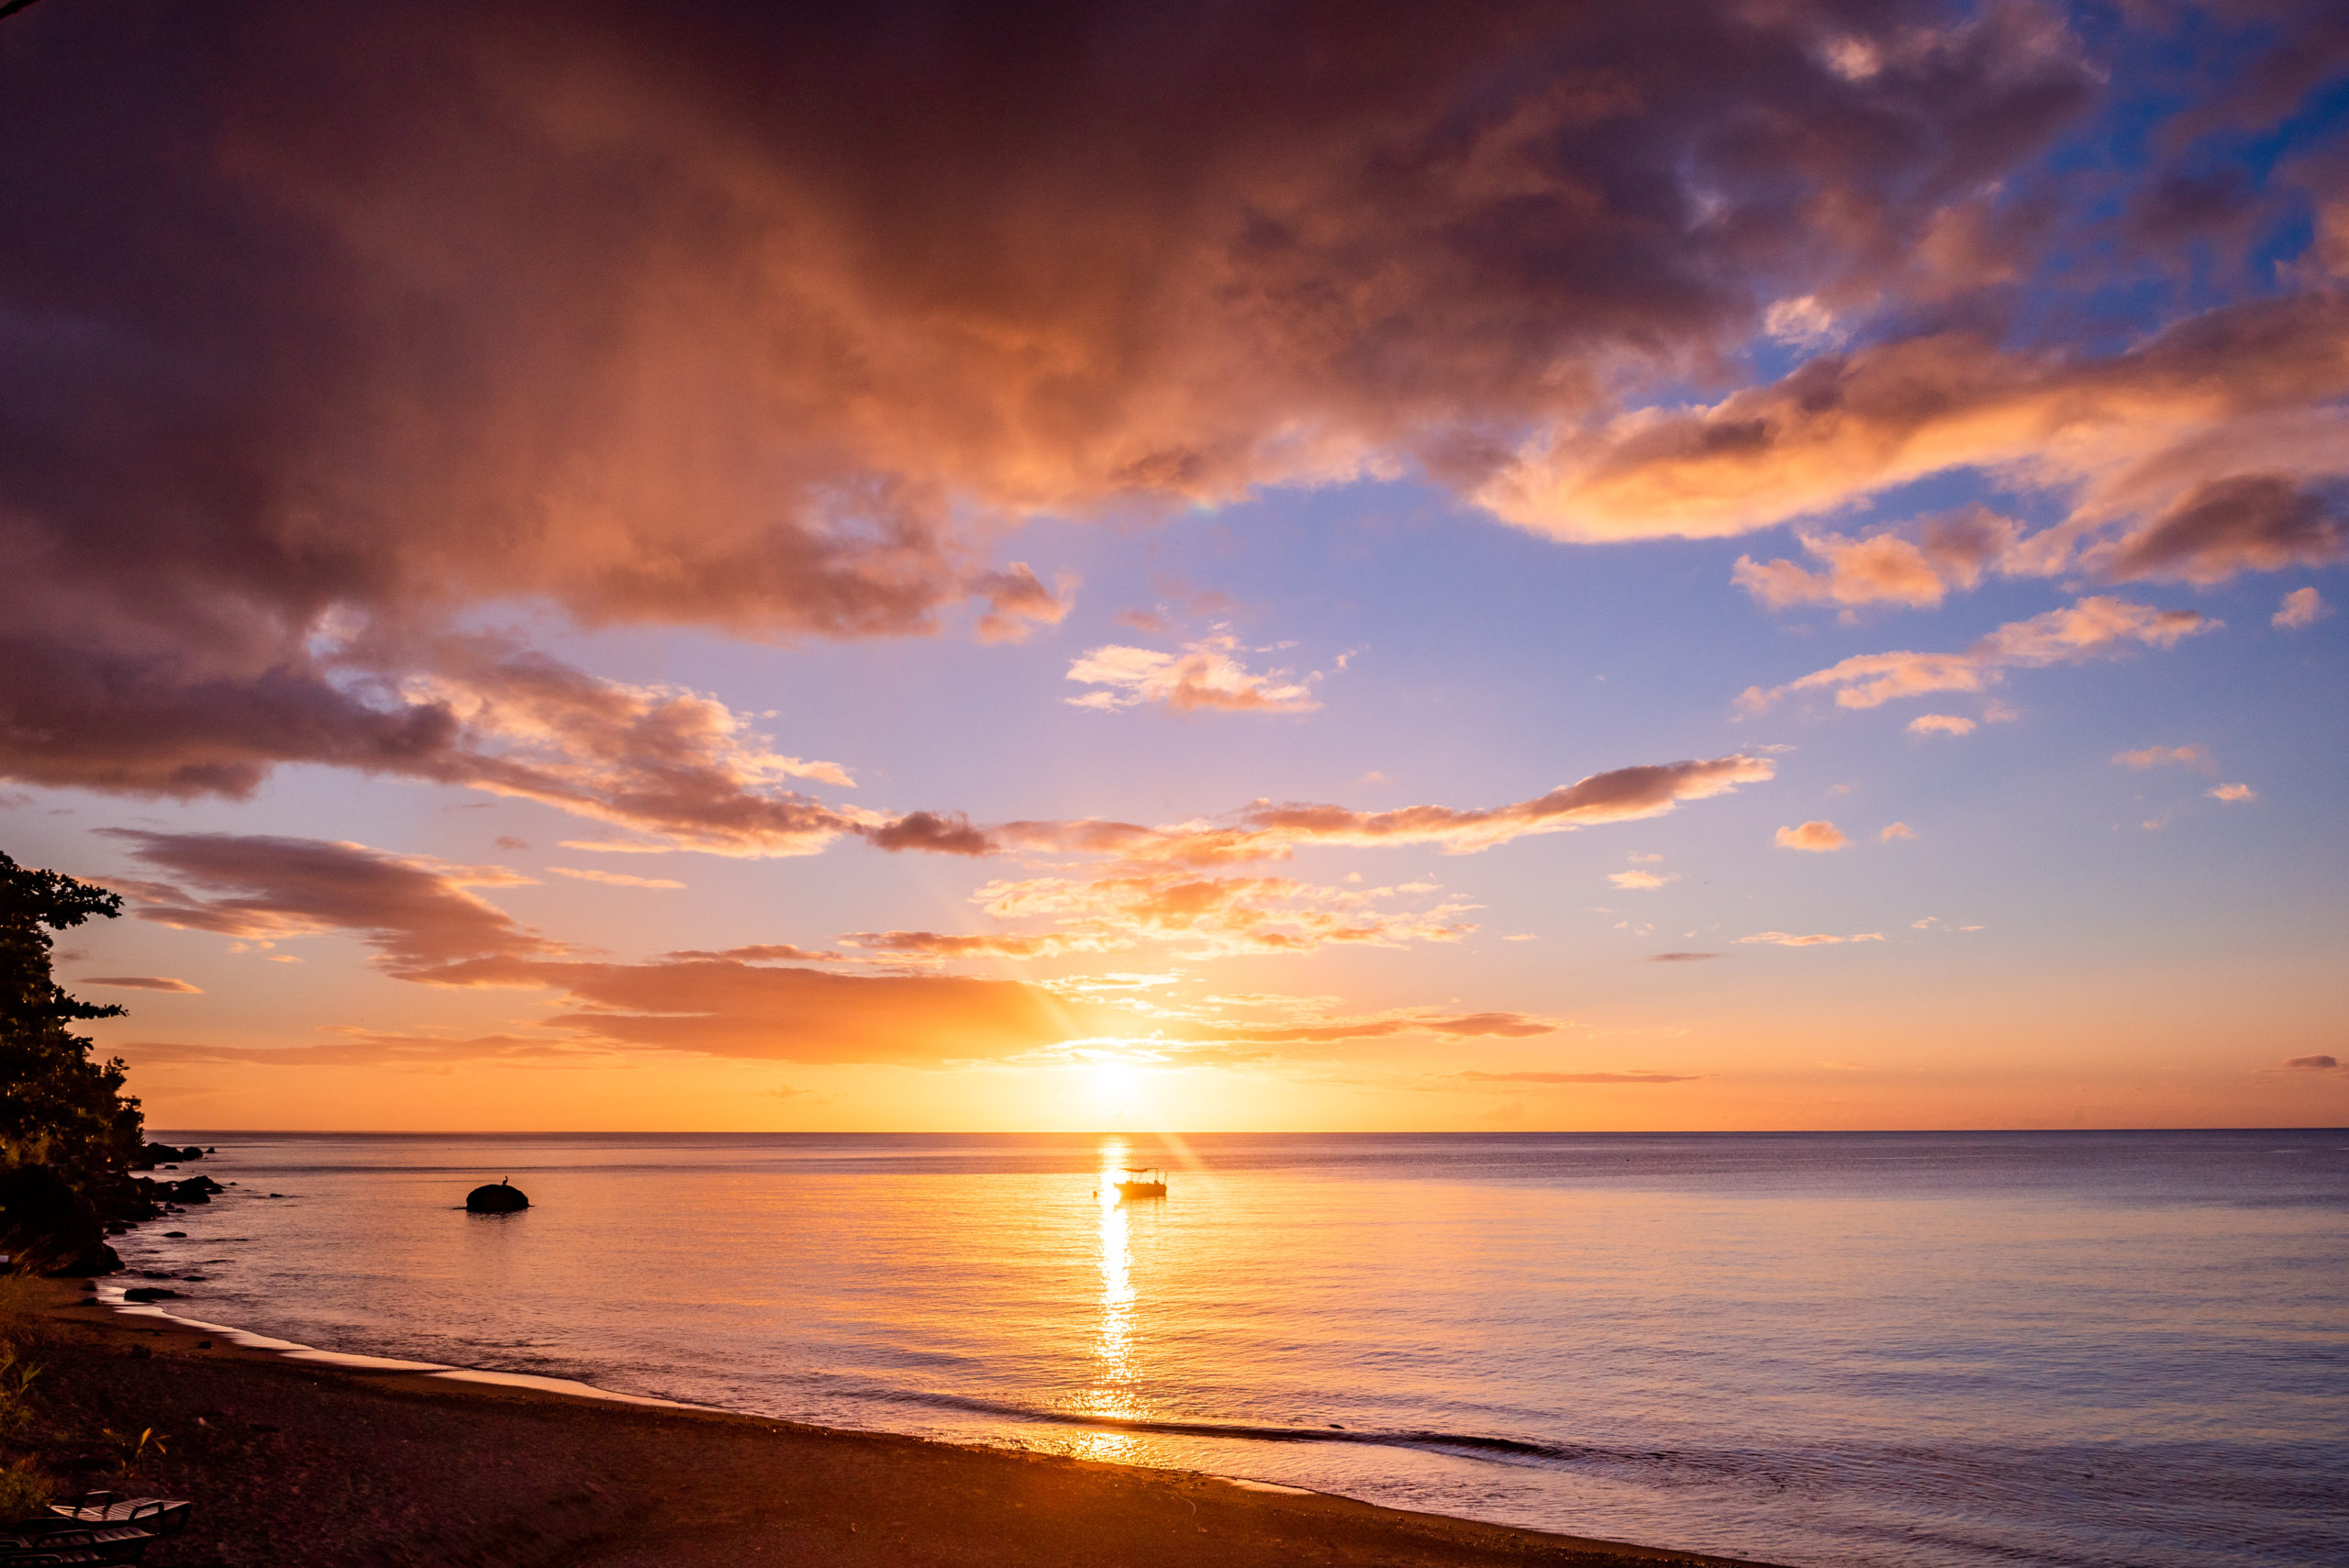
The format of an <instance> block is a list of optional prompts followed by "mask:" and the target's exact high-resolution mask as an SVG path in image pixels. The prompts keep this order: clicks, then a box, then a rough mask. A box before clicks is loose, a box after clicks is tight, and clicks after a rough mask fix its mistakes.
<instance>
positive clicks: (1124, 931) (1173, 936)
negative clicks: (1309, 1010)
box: [920, 871, 1476, 957]
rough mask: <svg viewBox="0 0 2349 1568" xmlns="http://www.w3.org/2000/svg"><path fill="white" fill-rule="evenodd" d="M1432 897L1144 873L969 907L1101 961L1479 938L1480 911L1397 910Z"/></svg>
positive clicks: (991, 889)
mask: <svg viewBox="0 0 2349 1568" xmlns="http://www.w3.org/2000/svg"><path fill="white" fill-rule="evenodd" d="M1435 891H1437V890H1436V889H1435V887H1434V886H1433V884H1402V885H1399V886H1394V887H1328V886H1319V885H1316V884H1310V883H1304V882H1299V881H1297V880H1295V879H1292V878H1288V877H1275V876H1209V875H1202V874H1199V873H1193V872H1185V871H1145V872H1139V873H1132V874H1124V875H1117V874H1113V875H1107V876H1097V877H1092V878H1073V877H1036V878H1031V879H1029V880H1027V881H1020V882H991V883H988V884H986V885H985V886H984V887H981V888H980V889H979V890H978V891H977V892H976V893H975V894H974V895H973V898H974V901H976V902H978V903H980V904H982V905H983V906H985V910H986V912H987V913H988V914H989V915H991V916H993V917H996V918H997V919H1001V920H1018V919H1033V918H1041V919H1047V920H1050V921H1052V923H1053V924H1054V926H1055V927H1057V928H1058V931H1059V936H1058V937H1057V938H1056V939H1055V940H1054V941H1053V942H1052V943H1051V944H1048V947H1049V949H1051V950H1057V951H1072V950H1074V951H1111V950H1114V949H1115V948H1119V947H1124V946H1130V945H1132V944H1133V943H1135V942H1138V941H1170V942H1175V943H1178V944H1181V945H1182V946H1184V947H1185V948H1186V950H1188V951H1190V952H1191V953H1192V954H1193V955H1194V956H1198V957H1212V956H1228V955H1232V954H1238V953H1246V952H1253V953H1289V952H1309V951H1314V950H1315V949H1318V948H1322V947H1327V946H1330V945H1333V944H1334V945H1345V946H1364V947H1402V946H1406V945H1408V944H1409V943H1411V942H1414V941H1431V942H1456V941H1459V940H1463V939H1464V938H1465V937H1467V936H1468V935H1469V934H1470V933H1472V932H1473V931H1475V929H1476V927H1475V923H1474V922H1471V921H1467V920H1464V919H1463V918H1461V917H1462V916H1464V915H1465V914H1466V913H1468V912H1469V911H1470V910H1472V909H1473V908H1475V906H1474V905H1472V904H1467V903H1464V902H1462V901H1461V900H1458V899H1442V900H1439V901H1438V902H1436V903H1434V904H1432V905H1430V906H1425V907H1419V908H1412V907H1397V906H1394V901H1395V900H1397V899H1403V898H1409V897H1414V896H1417V895H1425V894H1430V893H1433V892H1435ZM920 935H922V936H925V937H930V933H920ZM930 940H931V941H932V942H968V943H972V944H974V950H973V951H982V950H983V948H984V944H985V943H988V942H997V941H1001V940H1004V939H988V938H938V937H930Z"/></svg>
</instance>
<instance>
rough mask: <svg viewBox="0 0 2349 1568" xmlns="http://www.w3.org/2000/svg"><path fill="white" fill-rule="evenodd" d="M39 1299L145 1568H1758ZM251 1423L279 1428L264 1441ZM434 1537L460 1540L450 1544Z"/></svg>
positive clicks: (73, 1293) (61, 1294)
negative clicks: (343, 1515)
mask: <svg viewBox="0 0 2349 1568" xmlns="http://www.w3.org/2000/svg"><path fill="white" fill-rule="evenodd" d="M45 1294H46V1295H47V1296H49V1299H48V1300H47V1301H45V1302H43V1303H42V1305H41V1307H39V1318H41V1320H42V1321H43V1322H44V1323H45V1324H46V1325H48V1326H50V1329H52V1330H53V1332H52V1335H51V1343H50V1344H49V1345H45V1346H44V1354H50V1353H51V1352H55V1359H57V1360H59V1361H60V1362H62V1363H64V1364H62V1365H61V1368H60V1370H61V1372H63V1373H65V1377H64V1378H63V1379H62V1380H61V1383H62V1384H65V1385H71V1386H72V1391H73V1395H74V1396H75V1400H76V1403H77V1404H80V1405H83V1406H85V1407H89V1408H90V1409H91V1411H92V1413H93V1415H94V1416H95V1418H99V1419H101V1420H103V1419H104V1418H105V1417H106V1415H107V1414H108V1413H109V1412H108V1409H107V1407H109V1406H117V1407H123V1408H124V1409H126V1410H128V1409H139V1410H143V1411H144V1412H146V1413H145V1414H143V1415H132V1414H127V1413H126V1414H121V1415H118V1416H117V1418H116V1419H115V1421H114V1423H113V1424H114V1425H116V1426H117V1427H127V1426H128V1423H129V1422H131V1421H139V1422H140V1423H141V1424H143V1425H151V1426H154V1427H155V1428H156V1429H157V1430H158V1431H160V1432H162V1433H164V1434H165V1435H166V1437H167V1440H169V1441H170V1443H171V1444H172V1447H171V1450H170V1452H169V1453H168V1454H167V1455H166V1456H165V1457H164V1458H162V1459H161V1460H160V1461H157V1462H156V1463H155V1468H154V1471H153V1473H151V1474H149V1475H144V1476H142V1478H141V1481H140V1485H141V1488H142V1489H147V1488H151V1487H153V1486H158V1485H174V1484H176V1485H178V1486H179V1487H180V1488H181V1489H180V1490H177V1491H174V1492H173V1495H174V1496H193V1497H194V1498H195V1502H196V1516H195V1524H194V1525H193V1526H192V1527H191V1529H189V1531H188V1532H187V1534H185V1535H184V1536H182V1537H177V1538H173V1539H172V1540H164V1541H159V1542H157V1543H156V1544H155V1546H154V1548H153V1550H152V1551H150V1556H149V1558H148V1561H149V1562H150V1563H152V1564H153V1565H154V1568H183V1565H206V1568H209V1565H215V1564H217V1565H222V1568H228V1565H232V1564H238V1563H242V1562H266V1561H270V1560H271V1558H270V1556H269V1555H268V1553H272V1552H274V1553H279V1554H286V1553H289V1552H290V1553H291V1555H290V1556H288V1558H287V1560H298V1561H302V1562H315V1563H318V1564H322V1565H323V1564H328V1563H339V1562H346V1561H348V1562H379V1563H380V1562H417V1563H424V1562H479V1563H484V1564H490V1563H495V1564H513V1565H521V1564H535V1563H540V1562H543V1563H546V1564H548V1565H549V1568H551V1565H552V1564H554V1563H556V1562H562V1563H576V1564H582V1565H586V1564H596V1565H602V1568H637V1565H640V1564H641V1565H644V1568H651V1565H652V1564H676V1565H678V1568H696V1565H698V1564H703V1563H707V1564H708V1565H709V1568H718V1565H719V1564H721V1563H722V1564H734V1563H742V1562H786V1561H788V1562H800V1561H810V1560H815V1561H827V1562H830V1561H839V1562H860V1561H870V1562H875V1563H888V1564H890V1565H891V1568H902V1565H903V1564H905V1563H907V1562H939V1563H958V1564H959V1563H969V1564H974V1565H978V1564H989V1565H994V1564H1002V1565H1006V1568H1008V1565H1010V1564H1015V1563H1018V1564H1027V1563H1054V1562H1069V1563H1072V1564H1074V1563H1079V1562H1083V1563H1087V1564H1097V1563H1099V1562H1121V1563H1136V1564H1140V1563H1167V1564H1173V1563H1204V1562H1216V1563H1219V1564H1221V1563H1238V1564H1252V1563H1258V1562H1262V1563H1264V1564H1266V1565H1268V1568H1269V1565H1271V1564H1275V1563H1281V1564H1286V1563H1291V1562H1375V1563H1387V1564H1394V1565H1396V1568H1436V1565H1439V1564H1442V1565H1452V1564H1468V1563H1483V1564H1504V1563H1529V1562H1541V1563H1553V1564H1569V1565H1575V1568H1632V1565H1634V1564H1639V1565H1645V1568H1656V1565H1659V1564H1679V1565H1685V1568H1731V1565H1733V1564H1734V1565H1738V1568H1758V1565H1756V1564H1753V1563H1752V1562H1751V1561H1750V1560H1744V1559H1733V1558H1724V1557H1719V1556H1709V1555H1705V1554H1702V1553H1697V1552H1683V1551H1671V1550H1669V1549H1663V1548H1655V1547H1646V1546H1640V1545H1635V1544H1631V1543H1628V1542H1620V1541H1609V1540H1598V1539H1594V1538H1586V1537H1577V1536H1567V1535H1559V1534H1553V1533H1549V1532H1544V1531H1538V1530H1527V1529H1512V1528H1510V1527H1508V1526H1502V1525H1491V1524H1484V1523H1480V1522H1478V1521H1475V1520H1469V1519H1460V1518H1452V1517H1449V1516H1445V1515H1438V1514H1423V1513H1414V1512H1411V1511H1408V1510H1404V1509H1397V1508H1389V1507H1383V1506H1380V1505H1377V1504H1373V1503H1365V1502H1361V1501H1358V1500H1355V1499H1353V1498H1346V1497H1340V1496H1332V1495H1330V1494H1325V1493H1318V1492H1309V1491H1305V1490H1303V1489H1301V1488H1297V1487H1289V1486H1278V1485H1274V1484H1271V1483H1265V1482H1255V1481H1248V1480H1244V1479H1240V1478H1234V1477H1226V1476H1219V1475H1208V1474H1204V1473H1196V1472H1187V1471H1175V1470H1161V1469H1156V1468H1152V1467H1146V1466H1131V1465H1121V1464H1116V1463H1111V1462H1104V1461H1098V1460H1083V1459H1072V1458H1066V1457H1063V1456H1059V1455H1052V1454H1044V1453H1038V1452H1033V1451H1020V1450H1017V1449H1013V1448H1009V1447H1004V1446H996V1445H987V1444H969V1443H956V1442H949V1441H943V1440H936V1439H929V1438H918V1437H911V1436H907V1435H903V1434H898V1433H891V1432H876V1431H859V1430H852V1429H837V1428H827V1427H817V1426H810V1425H807V1424H805V1423H798V1422H792V1421H785V1420H779V1419H775V1418H765V1417H758V1416H750V1415H742V1414H738V1413H735V1412H731V1411H725V1410H717V1409H710V1408H707V1407H695V1406H685V1405H681V1404H676V1403H674V1402H671V1401H659V1400H651V1399H649V1398H646V1397H645V1396H631V1395H624V1394H617V1393H615V1392H613V1391H609V1390H604V1389H598V1388H596V1387H594V1386H593V1385H587V1384H581V1383H572V1382H570V1381H569V1380H565V1379H555V1378H541V1377H534V1376H532V1375H531V1374H528V1373H494V1372H483V1371H479V1370H477V1369H470V1368H458V1367H443V1366H440V1365H438V1364H437V1363H430V1362H401V1361H396V1360H393V1359H391V1358H384V1357H366V1356H354V1355H351V1354H348V1353H346V1352H340V1351H321V1350H317V1349H315V1348H313V1347H308V1346H296V1345H294V1344H292V1342H291V1341H286V1340H274V1339H272V1338H270V1337H269V1336H266V1335H259V1334H254V1333H252V1332H250V1330H243V1329H231V1328H228V1327H225V1326H219V1325H209V1324H205V1323H203V1322H201V1321H200V1320H194V1319H188V1318H180V1317H178V1316H176V1315H174V1314H173V1313H172V1312H170V1311H169V1310H168V1308H166V1307H161V1306H155V1305H151V1304H141V1303H129V1304H123V1303H107V1302H104V1301H101V1300H99V1299H97V1298H96V1296H95V1295H92V1294H88V1293H83V1292H81V1291H79V1290H78V1289H76V1287H74V1286H73V1285H72V1284H65V1283H63V1282H59V1283H58V1284H57V1285H56V1287H55V1288H54V1289H53V1290H51V1291H48V1292H46V1293H45ZM255 1410H262V1411H266V1412H268V1413H269V1414H270V1415H271V1416H272V1417H273V1418H272V1419H269V1420H266V1421H255V1420H254V1419H252V1415H251V1412H253V1411H255ZM130 1429H135V1428H130ZM297 1430H298V1431H302V1432H303V1433H304V1434H305V1435H304V1439H303V1441H302V1444H301V1448H302V1450H303V1452H302V1454H301V1459H300V1462H299V1463H298V1465H293V1464H291V1463H290V1461H292V1459H293V1456H292V1455H291V1454H288V1453H286V1452H284V1450H286V1449H287V1448H288V1447H289V1446H291V1445H289V1444H288V1443H287V1442H286V1441H285V1438H286V1436H287V1434H291V1433H294V1432H295V1431H297ZM294 1468H298V1470H299V1471H300V1472H301V1475H299V1476H296V1475H292V1474H289V1469H294ZM484 1471H494V1472H495V1473H496V1480H497V1485H495V1486H494V1487H492V1488H491V1489H490V1491H489V1493H488V1494H487V1495H486V1496H484V1495H480V1489H479V1487H478V1486H477V1485H474V1483H477V1482H479V1481H481V1480H483V1479H484V1474H483V1472H484ZM360 1473H364V1474H365V1475H366V1477H367V1480H368V1485H366V1486H364V1487H363V1488H358V1489H356V1492H355V1493H354V1496H356V1495H357V1493H363V1494H364V1498H365V1500H364V1502H363V1504H362V1505H361V1506H360V1507H359V1511H360V1512H362V1513H363V1514H364V1515H365V1516H366V1518H365V1522H364V1523H363V1524H362V1522H361V1521H360V1520H357V1519H353V1520H351V1525H352V1526H354V1527H356V1528H355V1529H347V1530H345V1531H342V1532H340V1534H342V1535H343V1536H345V1537H346V1539H342V1540H318V1539H312V1540H307V1541H305V1542H298V1543H297V1541H296V1540H294V1539H292V1538H290V1537H288V1536H287V1534H286V1529H287V1525H288V1520H287V1518H286V1510H285V1505H286V1501H287V1497H286V1496H284V1495H280V1494H285V1493H290V1494H293V1495H299V1496H308V1497H311V1498H313V1499H315V1498H316V1496H317V1493H318V1491H319V1490H320V1489H327V1490H332V1489H334V1488H335V1487H336V1486H337V1485H338V1477H340V1482H341V1484H342V1485H346V1486H347V1485H349V1483H350V1481H351V1478H352V1477H354V1476H355V1475H358V1474H360ZM310 1475H316V1476H317V1480H315V1481H306V1478H307V1477H308V1476H310ZM461 1482H462V1483H463V1484H460V1483H461ZM277 1483H283V1485H273V1484H277ZM207 1494H208V1495H209V1496H207ZM240 1503H242V1504H244V1505H246V1506H245V1507H241V1508H240V1507H239V1504H240ZM313 1506H315V1504H314V1505H313ZM342 1511H345V1512H349V1511H351V1507H350V1506H346V1507H345V1508H344V1509H343V1510H342ZM447 1516H456V1517H457V1518H458V1519H460V1520H462V1523H461V1524H458V1525H457V1527H456V1528H453V1529H452V1528H451V1527H452V1522H454V1521H452V1520H451V1518H449V1517H447ZM320 1522H321V1523H323V1521H320ZM558 1527H559V1528H558ZM256 1530H258V1532H259V1539H254V1537H255V1532H256ZM558 1537H559V1538H560V1539H559V1540H558V1539H557V1538H558Z"/></svg>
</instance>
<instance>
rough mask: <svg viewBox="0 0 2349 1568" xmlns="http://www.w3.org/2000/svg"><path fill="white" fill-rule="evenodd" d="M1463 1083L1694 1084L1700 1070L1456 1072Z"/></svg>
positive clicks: (1699, 1074)
mask: <svg viewBox="0 0 2349 1568" xmlns="http://www.w3.org/2000/svg"><path fill="white" fill-rule="evenodd" d="M1703 1076H1704V1074H1702V1073H1453V1077H1455V1078H1457V1079H1459V1080H1460V1081H1461V1082H1462V1083H1464V1084H1694V1083H1696V1082H1697V1081H1698V1079H1699V1078H1701V1077H1703Z"/></svg>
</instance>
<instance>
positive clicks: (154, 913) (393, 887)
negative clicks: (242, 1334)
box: [99, 828, 562, 977]
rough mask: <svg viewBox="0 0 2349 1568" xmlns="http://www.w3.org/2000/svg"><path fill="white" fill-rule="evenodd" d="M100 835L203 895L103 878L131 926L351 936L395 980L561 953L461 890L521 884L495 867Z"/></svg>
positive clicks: (182, 837)
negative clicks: (138, 922) (130, 906)
mask: <svg viewBox="0 0 2349 1568" xmlns="http://www.w3.org/2000/svg"><path fill="white" fill-rule="evenodd" d="M99 831H100V832H102V833H104V834H106V836H108V837H110V838H114V839H117V840H121V841H122V842H124V843H125V844H126V845H128V848H129V853H130V855H131V858H132V859H134V860H136V861H138V862H139V863H140V864H142V865H144V866H147V867H149V868H151V869H153V870H155V871H159V872H161V873H164V874H165V875H168V876H171V877H173V878H175V879H177V881H178V882H179V883H184V884H190V885H192V886H195V887H196V888H200V889H204V890H206V893H208V894H209V895H210V896H206V895H203V894H196V895H191V894H188V893H185V892H183V891H181V889H180V887H179V886H177V885H174V884H165V883H152V882H141V881H133V880H130V879H126V878H109V879H107V882H108V885H110V886H113V887H115V888H116V889H117V890H118V891H120V892H123V893H125V894H128V895H129V896H130V898H131V900H132V901H133V902H134V903H135V905H136V906H137V907H136V910H135V913H136V914H137V916H138V917H139V918H140V919H142V920H152V921H155V922H157V923H158V924H161V925H165V926H173V927H177V928H179V929H183V930H195V931H211V932H215V933H217V934H218V935H221V936H228V937H240V938H245V939H248V940H262V941H278V940H285V939H288V938H292V937H302V936H313V935H317V934H318V933H321V932H325V931H330V930H350V931H355V932H357V933H359V936H360V940H362V941H363V942H365V943H366V944H367V945H368V946H370V947H372V948H373V949H374V950H375V951H376V954H377V962H379V963H380V964H382V965H383V967H384V969H386V970H387V971H389V972H390V973H394V974H396V975H402V976H406V977H413V976H415V975H417V974H418V973H423V972H425V971H428V970H430V969H433V968H435V967H436V966H439V965H443V964H447V963H451V962H457V961H460V960H464V959H475V958H484V957H498V958H529V957H536V956H540V955H545V954H552V953H558V952H561V951H562V945H561V944H560V943H556V942H552V941H549V940H546V939H544V938H542V937H540V936H539V935H538V934H537V933H535V932H533V931H530V930H529V929H527V928H525V927H522V926H520V925H518V924H517V923H516V922H515V921H514V920H513V919H512V918H511V917H508V916H507V914H506V913H505V912H504V911H502V910H500V909H498V908H497V907H496V906H494V905H492V904H490V903H489V902H488V901H487V900H486V899H484V898H482V897H481V896H479V895H476V894H474V893H473V892H472V891H471V890H472V889H473V888H476V887H513V886H518V885H524V884H529V881H530V879H529V877H526V876H523V875H521V874H519V873H516V872H512V871H508V870H507V869H506V868H505V867H503V866H460V865H451V864H449V863H447V862H441V861H434V860H427V859H424V858H421V857H404V856H399V855H393V854H388V853H385V852H384V851H381V850H371V849H369V848H367V847H366V846H365V845H363V844H351V843H334V842H328V841H325V840H317V839H287V838H275V837H270V836H265V835H238V834H229V833H157V832H149V831H146V830H143V829H139V828H100V829H99Z"/></svg>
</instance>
